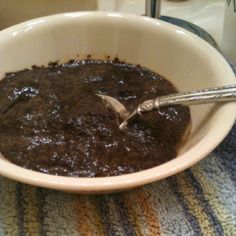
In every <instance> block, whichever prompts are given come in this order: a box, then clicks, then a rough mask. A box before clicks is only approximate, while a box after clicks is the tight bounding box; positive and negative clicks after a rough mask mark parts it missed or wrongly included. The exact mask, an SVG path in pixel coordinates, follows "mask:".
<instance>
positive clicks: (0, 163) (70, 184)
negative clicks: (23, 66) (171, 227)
mask: <svg viewBox="0 0 236 236" xmlns="http://www.w3.org/2000/svg"><path fill="white" fill-rule="evenodd" d="M83 17H85V18H86V17H88V18H91V17H95V18H96V17H100V18H104V17H112V18H114V17H116V18H122V19H124V20H127V21H131V22H133V21H135V22H136V24H139V23H140V24H142V23H145V24H153V25H158V26H159V27H164V28H165V29H166V30H168V31H170V32H172V33H179V32H180V31H181V32H184V35H185V36H186V37H188V38H190V40H192V41H193V42H196V43H198V44H199V46H201V47H204V48H205V49H206V50H208V51H209V52H210V53H211V54H212V55H213V56H214V57H217V59H218V60H219V63H221V64H222V65H223V66H224V67H225V68H226V69H227V72H229V73H231V77H230V78H229V79H228V82H229V83H235V82H234V80H235V75H234V73H233V71H232V69H231V68H230V66H229V64H228V63H227V62H226V60H225V59H224V58H223V56H222V55H221V54H220V53H219V52H218V51H217V50H216V49H214V48H213V47H212V46H211V45H209V44H208V43H207V42H205V41H204V40H202V39H200V38H199V37H198V36H196V35H194V34H193V33H191V32H189V31H187V30H184V29H182V28H180V27H178V26H175V25H172V24H169V23H166V22H163V21H161V20H157V19H152V18H149V17H144V16H138V15H133V14H127V13H117V12H70V13H62V14H55V15H51V16H46V17H41V18H36V19H33V20H30V21H26V22H23V23H20V24H17V25H15V26H11V27H9V28H7V29H4V30H2V31H1V32H0V36H1V38H2V39H4V40H7V39H9V38H10V37H12V34H13V33H14V32H16V31H24V30H25V29H26V28H27V27H28V26H29V25H31V26H32V27H33V28H37V27H38V26H39V25H40V26H47V24H48V22H49V23H52V24H54V23H55V22H57V23H58V22H59V23H61V22H62V23H63V22H65V21H66V20H69V19H71V18H76V19H79V18H83ZM0 41H1V40H0ZM221 106H222V107H224V111H225V112H224V114H223V115H224V118H225V119H224V123H225V124H226V125H225V126H224V127H223V128H222V129H214V130H211V132H209V133H207V134H206V136H205V137H204V138H203V139H202V140H200V141H199V142H198V143H197V144H196V145H195V146H194V147H192V148H190V149H189V150H188V151H187V152H185V153H184V154H182V155H179V156H178V157H177V158H175V159H173V160H171V161H168V162H166V163H164V164H162V165H159V166H156V167H153V168H150V169H147V170H143V171H139V172H135V173H131V174H125V175H120V176H111V177H95V178H84V177H83V178H82V177H63V176H56V175H50V174H44V173H40V172H37V171H32V170H29V169H25V168H23V167H20V166H17V165H15V164H13V163H10V162H9V161H8V160H6V159H5V158H4V157H3V155H2V154H1V153H0V174H1V175H2V176H5V177H7V178H10V179H13V180H16V181H19V182H22V183H26V184H30V185H34V186H39V187H45V188H51V189H57V190H63V191H74V192H81V193H83V192H92V193H93V192H94V193H98V192H104V191H118V190H123V189H127V188H132V187H137V186H140V185H144V184H147V183H151V182H154V181H157V180H160V179H163V178H166V177H168V176H171V175H174V174H176V173H178V172H180V171H183V170H185V169H187V168H188V167H190V166H192V165H194V164H196V163H197V162H199V161H200V160H201V159H203V158H204V157H205V156H206V155H208V154H209V153H210V152H211V151H213V150H214V149H215V147H216V146H217V145H218V144H219V143H220V142H221V141H222V140H223V139H224V138H225V136H226V135H227V133H228V132H229V131H230V129H231V128H232V126H233V124H234V121H235V117H236V109H235V108H236V103H232V102H231V103H227V104H223V105H221ZM226 114H227V116H226ZM209 138H212V141H211V145H208V146H207V148H206V143H205V141H206V140H207V139H209ZM192 152H197V153H198V155H195V156H194V157H189V156H190V154H191V153H192Z"/></svg>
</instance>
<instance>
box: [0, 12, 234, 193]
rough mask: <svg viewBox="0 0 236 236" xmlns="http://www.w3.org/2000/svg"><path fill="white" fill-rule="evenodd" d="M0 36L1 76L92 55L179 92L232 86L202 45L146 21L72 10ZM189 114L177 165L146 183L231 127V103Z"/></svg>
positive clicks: (193, 158)
mask: <svg viewBox="0 0 236 236" xmlns="http://www.w3.org/2000/svg"><path fill="white" fill-rule="evenodd" d="M0 36H1V37H0V77H3V76H4V74H5V73H6V72H10V71H17V70H21V69H24V68H28V67H31V66H32V65H38V66H39V65H47V64H48V63H49V62H50V61H58V60H59V62H60V63H63V62H67V61H68V60H70V59H84V58H86V56H87V55H88V54H90V55H91V56H92V58H94V59H97V58H98V59H103V58H105V57H106V56H108V55H109V56H110V57H111V58H114V57H118V58H119V59H120V60H124V61H125V62H128V63H132V64H140V65H142V66H144V67H147V68H149V69H151V70H153V71H155V72H158V73H159V74H161V75H163V76H165V77H166V78H167V79H168V80H170V81H171V82H172V83H173V84H174V85H176V87H177V88H178V89H179V90H180V91H187V90H193V89H198V88H204V87H214V86H221V85H225V84H232V83H234V75H233V73H232V71H231V69H230V67H229V66H228V65H227V63H226V62H225V61H224V59H223V58H222V57H221V56H220V54H219V53H218V52H217V51H216V50H215V49H213V48H212V47H211V46H209V45H207V43H206V42H204V41H202V40H200V39H199V38H198V37H197V36H194V35H192V34H191V33H188V32H187V31H185V30H182V29H180V28H177V27H175V26H172V25H169V24H167V23H164V22H160V21H157V20H152V19H149V18H144V17H138V16H132V15H122V14H118V13H93V12H83V13H82V12H81V13H76V12H75V13H67V14H61V15H55V16H50V17H46V18H39V19H36V20H33V21H29V22H26V23H22V24H19V25H17V26H14V27H11V28H9V29H6V30H4V31H2V32H0ZM191 116H192V130H191V136H190V138H189V139H188V141H187V143H186V144H185V145H184V146H183V148H182V149H181V152H180V154H179V157H178V158H177V159H179V161H180V162H179V163H177V162H176V163H175V162H173V161H172V162H171V164H170V166H169V167H171V165H172V167H173V168H172V172H171V171H170V172H168V170H167V169H165V168H164V169H159V170H160V171H162V170H163V171H164V170H165V171H164V172H165V173H164V172H163V175H160V176H159V177H157V176H156V177H153V176H152V178H151V179H149V180H147V177H146V181H144V182H150V181H151V180H152V181H153V180H155V179H160V178H163V177H165V176H168V175H170V174H173V173H175V172H178V171H180V170H181V169H184V168H186V167H188V166H190V165H191V164H194V163H196V162H197V161H198V160H200V159H201V158H203V156H204V155H206V154H207V153H209V152H210V151H211V150H212V149H213V148H214V147H215V146H216V145H217V144H218V143H219V142H220V141H221V140H222V139H223V137H224V136H225V135H226V134H227V132H228V131H229V129H230V128H231V126H232V124H233V121H234V118H235V104H233V103H229V104H225V105H212V104H205V105H198V106H192V107H191ZM187 160H188V161H187ZM181 163H182V165H181ZM175 164H176V165H175ZM156 168H159V167H156ZM147 173H148V172H147ZM150 174H151V172H150ZM140 178H141V175H140ZM139 184H141V182H139V183H136V185H139ZM77 188H78V186H77ZM114 188H115V187H114ZM117 188H118V187H117ZM119 188H121V186H119ZM110 189H112V188H110ZM100 190H102V189H101V188H100ZM78 191H79V190H78ZM91 191H92V189H91Z"/></svg>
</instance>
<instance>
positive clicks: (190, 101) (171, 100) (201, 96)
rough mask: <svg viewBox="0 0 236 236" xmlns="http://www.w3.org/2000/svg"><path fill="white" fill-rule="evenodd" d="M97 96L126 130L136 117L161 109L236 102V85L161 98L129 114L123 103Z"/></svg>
mask: <svg viewBox="0 0 236 236" xmlns="http://www.w3.org/2000/svg"><path fill="white" fill-rule="evenodd" d="M97 95H98V96H99V97H101V98H102V99H103V100H104V101H105V102H106V104H108V105H109V106H110V107H111V108H112V109H113V110H114V111H115V112H117V113H118V114H119V116H120V117H121V119H122V120H123V122H122V123H121V124H120V125H119V128H120V129H124V128H125V127H126V126H127V125H128V121H129V120H130V119H131V118H133V117H134V116H136V115H142V114H144V113H146V112H149V111H152V110H155V109H158V108H160V107H164V106H170V105H194V104H203V103H216V102H231V101H236V84H232V85H226V86H223V87H216V88H205V89H199V90H194V91H190V92H184V93H173V94H169V95H166V96H159V97H156V98H154V99H150V100H146V101H144V102H142V103H140V104H139V105H138V106H137V108H135V109H134V110H133V111H132V112H129V111H128V110H127V109H126V108H125V106H124V105H123V104H122V103H121V102H119V101H118V100H117V99H115V98H113V97H111V96H107V95H102V94H97Z"/></svg>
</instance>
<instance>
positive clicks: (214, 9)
mask: <svg viewBox="0 0 236 236" xmlns="http://www.w3.org/2000/svg"><path fill="white" fill-rule="evenodd" d="M108 2H109V3H108ZM224 6H225V0H185V1H180V2H172V1H168V0H162V9H161V15H166V16H172V17H176V18H179V19H183V20H186V21H189V22H191V23H194V24H196V25H198V26H200V27H201V28H203V29H205V30H206V31H207V32H209V33H210V34H211V35H212V37H213V38H214V39H215V40H216V42H217V43H218V45H219V46H220V45H221V41H222V32H223V19H224ZM100 9H101V10H102V9H106V10H117V11H123V12H130V13H135V14H144V12H145V10H144V9H145V0H110V1H107V0H103V1H100Z"/></svg>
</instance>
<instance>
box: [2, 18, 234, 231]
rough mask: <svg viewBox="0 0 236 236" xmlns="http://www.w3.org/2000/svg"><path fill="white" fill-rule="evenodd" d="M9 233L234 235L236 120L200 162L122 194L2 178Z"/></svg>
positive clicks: (4, 216) (4, 220)
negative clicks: (95, 193) (55, 187)
mask: <svg viewBox="0 0 236 236" xmlns="http://www.w3.org/2000/svg"><path fill="white" fill-rule="evenodd" d="M166 19H167V18H166ZM166 19H165V20H166ZM172 21H173V19H172ZM176 21H177V20H175V21H174V23H175V22H176ZM172 23H173V22H172ZM177 23H178V22H177ZM180 23H181V22H180ZM181 24H182V25H183V24H184V23H183V22H182V23H181ZM191 27H193V28H194V26H191ZM194 30H195V33H196V32H198V28H197V30H196V28H194ZM204 35H206V34H205V33H202V31H201V35H200V36H201V37H203V38H206V37H205V36H204ZM207 39H209V35H207ZM234 70H235V72H236V67H234ZM5 235H10V236H13V235H36V236H37V235H49V236H50V235H51V236H53V235H55V236H56V235H72V236H73V235H86V236H87V235H111V236H116V235H148V236H158V235H167V236H174V235H184V236H185V235H186V236H187V235H197V236H198V235H209V236H211V235H228V236H233V235H236V124H235V125H234V127H233V129H232V130H231V132H230V133H229V135H228V136H227V137H226V139H225V140H224V141H223V142H222V143H221V144H220V145H219V146H218V147H217V148H216V149H215V150H214V151H213V152H212V153H211V154H210V155H209V156H208V157H207V158H205V159H204V160H203V161H201V162H200V163H198V164H197V165H195V166H193V167H192V168H190V169H188V170H186V171H184V172H181V173H180V174H178V175H175V176H172V177H170V178H167V179H165V180H162V181H158V182H155V183H152V184H149V185H146V186H143V187H140V188H137V189H134V190H130V191H126V192H122V193H116V194H110V195H100V196H86V195H75V194H69V193H63V192H58V191H53V190H47V189H43V188H36V187H32V186H28V185H25V184H20V183H17V182H15V181H12V180H9V179H6V178H4V177H0V236H5Z"/></svg>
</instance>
